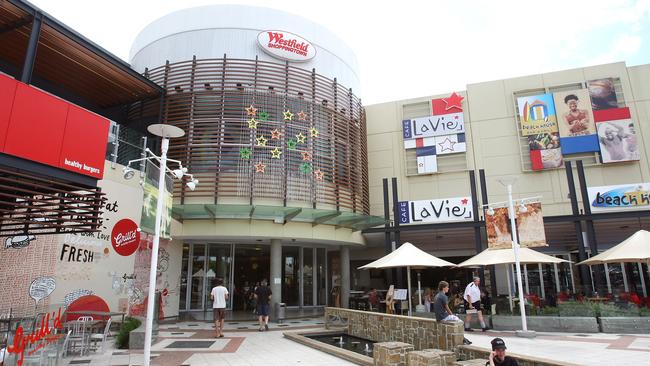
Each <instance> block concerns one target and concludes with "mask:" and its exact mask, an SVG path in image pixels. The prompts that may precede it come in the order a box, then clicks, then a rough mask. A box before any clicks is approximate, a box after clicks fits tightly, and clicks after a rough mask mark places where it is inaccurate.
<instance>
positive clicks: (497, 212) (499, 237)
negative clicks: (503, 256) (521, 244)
mask: <svg viewBox="0 0 650 366" xmlns="http://www.w3.org/2000/svg"><path fill="white" fill-rule="evenodd" d="M490 211H494V212H490ZM509 220H510V217H509V216H508V208H507V207H496V208H492V209H491V210H490V209H488V210H485V229H486V231H487V237H488V248H490V249H505V248H512V234H511V233H510V221H509Z"/></svg>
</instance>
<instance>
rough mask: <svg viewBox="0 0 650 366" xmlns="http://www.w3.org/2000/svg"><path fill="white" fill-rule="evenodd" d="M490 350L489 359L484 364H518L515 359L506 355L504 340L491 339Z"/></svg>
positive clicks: (488, 365)
mask: <svg viewBox="0 0 650 366" xmlns="http://www.w3.org/2000/svg"><path fill="white" fill-rule="evenodd" d="M490 343H492V352H490V361H489V362H486V363H485V366H519V363H518V362H517V360H516V359H514V358H512V357H510V356H506V342H504V341H503V339H501V338H494V339H493V340H492V342H490Z"/></svg>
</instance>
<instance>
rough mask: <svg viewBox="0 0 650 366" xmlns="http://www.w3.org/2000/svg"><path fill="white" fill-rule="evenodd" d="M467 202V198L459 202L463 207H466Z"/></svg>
mask: <svg viewBox="0 0 650 366" xmlns="http://www.w3.org/2000/svg"><path fill="white" fill-rule="evenodd" d="M467 202H469V200H468V199H467V198H463V199H462V200H460V203H462V204H463V205H466V204H467Z"/></svg>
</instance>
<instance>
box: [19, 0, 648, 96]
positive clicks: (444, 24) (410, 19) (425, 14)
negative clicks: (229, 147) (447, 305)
mask: <svg viewBox="0 0 650 366" xmlns="http://www.w3.org/2000/svg"><path fill="white" fill-rule="evenodd" d="M31 2H32V3H33V4H34V5H36V6H38V7H40V8H41V9H43V10H44V11H45V12H47V13H49V14H50V15H52V16H54V17H55V18H57V19H59V20H60V21H62V22H63V23H65V24H67V25H68V26H70V27H71V28H73V29H74V30H76V31H77V32H79V33H81V34H83V35H84V36H85V37H87V38H89V39H90V40H92V41H93V42H95V43H97V44H99V45H100V46H102V47H103V48H104V49H106V50H108V51H110V52H112V53H113V54H115V55H116V56H118V57H120V58H122V59H124V60H125V61H127V62H128V57H129V51H130V48H131V44H132V43H133V40H134V39H135V37H136V36H137V34H138V33H139V32H140V31H141V30H142V29H143V28H144V27H145V26H146V25H148V24H149V23H151V22H152V21H154V20H156V19H158V18H160V17H162V16H164V15H166V14H168V13H170V12H173V11H176V10H180V9H184V8H190V7H194V6H202V5H208V4H243V5H257V6H264V7H271V8H275V9H279V10H284V11H287V12H290V13H294V14H297V15H300V16H302V17H305V18H308V19H310V20H312V21H314V22H316V23H319V24H321V25H322V26H324V27H326V28H328V29H329V30H330V31H332V32H333V33H335V34H336V35H338V36H339V37H340V38H341V39H343V40H344V41H345V42H346V43H347V44H348V45H349V46H350V47H351V48H352V49H353V50H354V52H355V54H356V56H357V58H358V60H359V67H360V74H361V85H362V90H361V92H360V93H359V94H360V96H361V98H362V102H363V104H365V105H370V104H376V103H381V102H387V101H394V100H401V99H408V98H415V97H423V96H429V95H436V94H450V93H451V92H453V91H461V90H465V89H466V85H467V84H472V83H478V82H484V81H490V80H498V79H506V78H512V77H517V76H525V75H530V74H538V73H544V72H551V71H560V70H565V69H570V68H576V67H585V66H593V65H599V64H604V63H610V62H618V61H625V62H626V63H627V65H628V66H633V65H640V64H646V63H650V0H637V1H634V0H607V1H601V0H545V1H525V0H523V1H522V0H496V1H482V0H475V1H474V0H455V1H444V2H443V1H439V0H429V1H424V0H421V1H411V0H400V1H391V2H388V1H384V0H381V1H351V0H347V1H339V0H321V1H309V0H302V1H294V0H274V1H268V0H267V1H263V0H242V1H237V0H231V1H214V0H212V1H209V0H184V1H179V0H175V1H174V0H112V1H97V0H31ZM294 33H298V34H299V32H294Z"/></svg>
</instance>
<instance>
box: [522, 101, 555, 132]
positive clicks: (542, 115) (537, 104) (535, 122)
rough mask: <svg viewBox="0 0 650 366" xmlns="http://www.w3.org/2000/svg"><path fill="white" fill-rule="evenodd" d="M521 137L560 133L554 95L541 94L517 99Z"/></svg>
mask: <svg viewBox="0 0 650 366" xmlns="http://www.w3.org/2000/svg"><path fill="white" fill-rule="evenodd" d="M517 106H518V109H519V118H520V122H521V135H522V136H529V135H537V134H540V133H553V132H558V129H557V117H556V114H555V105H554V104H553V95H552V94H539V95H531V96H527V97H519V98H517Z"/></svg>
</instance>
